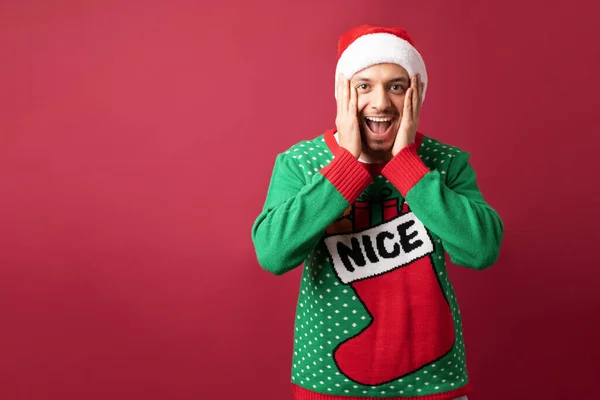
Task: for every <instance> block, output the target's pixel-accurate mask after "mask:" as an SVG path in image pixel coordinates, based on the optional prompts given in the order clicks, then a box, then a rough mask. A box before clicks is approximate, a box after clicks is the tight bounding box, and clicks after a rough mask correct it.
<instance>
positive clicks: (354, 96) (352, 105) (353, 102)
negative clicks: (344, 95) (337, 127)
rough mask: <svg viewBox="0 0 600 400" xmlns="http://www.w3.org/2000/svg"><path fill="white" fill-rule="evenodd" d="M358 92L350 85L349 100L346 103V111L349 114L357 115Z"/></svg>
mask: <svg viewBox="0 0 600 400" xmlns="http://www.w3.org/2000/svg"><path fill="white" fill-rule="evenodd" d="M357 104H358V93H356V88H355V87H350V102H349V103H348V111H349V112H350V115H352V116H354V117H358V106H357Z"/></svg>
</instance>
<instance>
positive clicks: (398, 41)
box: [335, 25, 427, 99]
mask: <svg viewBox="0 0 600 400" xmlns="http://www.w3.org/2000/svg"><path fill="white" fill-rule="evenodd" d="M382 63H393V64H398V65H400V66H402V67H403V68H404V69H405V70H406V72H408V75H409V77H411V78H412V77H413V76H414V75H416V74H421V81H422V82H423V83H424V87H423V96H422V98H423V99H425V92H426V90H427V70H426V69H425V63H424V62H423V58H422V57H421V54H420V53H419V52H418V51H417V49H416V48H415V47H414V44H413V41H412V39H411V38H410V36H409V35H408V33H407V32H406V31H405V30H403V29H401V28H385V27H378V26H370V25H361V26H357V27H356V28H353V29H351V30H349V31H348V32H346V33H344V34H343V35H342V36H341V37H340V39H339V41H338V61H337V66H336V70H335V76H336V79H337V76H338V73H340V72H342V73H343V74H344V76H345V77H347V78H348V79H350V78H352V76H353V75H354V74H355V73H357V72H359V71H361V70H363V69H365V68H367V67H370V66H372V65H375V64H382Z"/></svg>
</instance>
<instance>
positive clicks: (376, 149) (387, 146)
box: [363, 139, 394, 154]
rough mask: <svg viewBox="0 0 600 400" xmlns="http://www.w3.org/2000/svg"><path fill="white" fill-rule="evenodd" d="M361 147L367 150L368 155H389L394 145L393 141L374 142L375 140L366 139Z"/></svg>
mask: <svg viewBox="0 0 600 400" xmlns="http://www.w3.org/2000/svg"><path fill="white" fill-rule="evenodd" d="M363 145H364V146H365V147H366V148H367V149H369V152H370V153H379V154H382V153H389V152H391V151H392V147H393V145H394V141H393V140H389V139H388V140H376V139H367V140H363Z"/></svg>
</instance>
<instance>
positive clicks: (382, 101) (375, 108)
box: [350, 64, 410, 159]
mask: <svg viewBox="0 0 600 400" xmlns="http://www.w3.org/2000/svg"><path fill="white" fill-rule="evenodd" d="M350 84H351V85H352V86H353V87H355V88H356V90H357V93H358V118H359V125H360V133H361V138H362V143H363V152H364V153H366V154H368V155H371V156H373V157H375V158H379V159H381V158H389V157H385V154H386V153H389V152H391V150H392V146H393V145H394V140H395V139H396V133H398V129H399V128H400V121H401V119H402V110H403V108H404V95H405V93H406V90H407V89H408V88H409V86H410V78H409V76H408V72H406V70H405V69H404V68H402V67H401V66H399V65H397V64H377V65H373V66H371V67H368V68H365V69H363V70H362V71H359V72H357V73H356V74H355V75H354V76H353V77H352V79H351V80H350Z"/></svg>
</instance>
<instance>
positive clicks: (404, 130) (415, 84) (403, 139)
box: [392, 74, 424, 156]
mask: <svg viewBox="0 0 600 400" xmlns="http://www.w3.org/2000/svg"><path fill="white" fill-rule="evenodd" d="M423 86H424V84H423V82H421V77H420V76H419V74H417V75H415V76H413V77H412V78H411V80H410V87H409V88H408V90H407V91H406V95H405V96H404V110H403V112H402V121H400V129H398V133H397V134H396V140H395V142H394V146H393V147H392V156H395V155H396V154H398V153H399V152H400V150H402V149H403V148H404V147H406V146H408V145H409V144H411V143H414V142H415V135H416V133H417V127H418V126H419V113H420V112H421V104H422V103H423V99H422V94H423Z"/></svg>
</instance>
